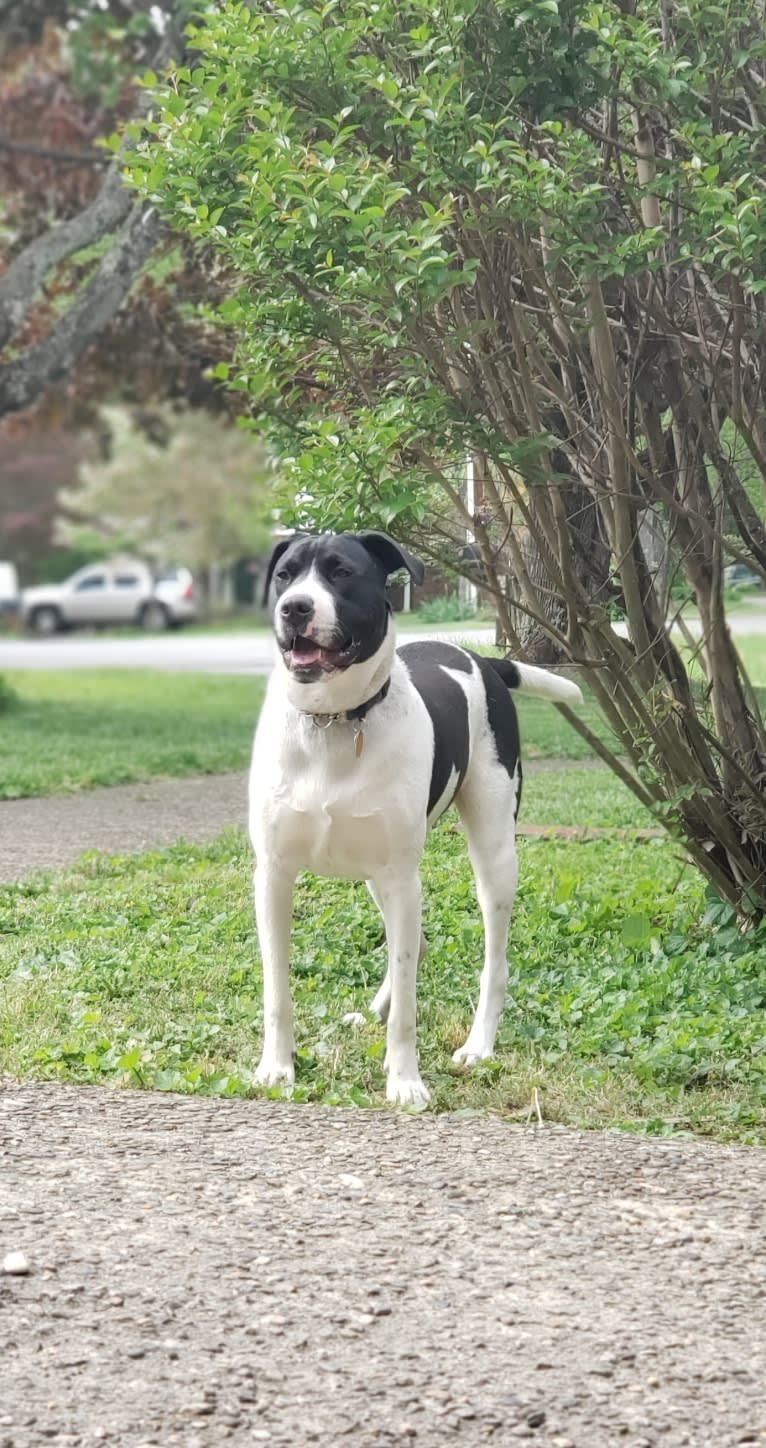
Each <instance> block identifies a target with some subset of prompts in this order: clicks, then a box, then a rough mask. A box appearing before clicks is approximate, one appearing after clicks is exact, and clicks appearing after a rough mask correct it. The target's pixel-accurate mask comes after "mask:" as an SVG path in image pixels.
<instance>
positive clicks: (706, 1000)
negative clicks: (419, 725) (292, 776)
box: [0, 770, 766, 1144]
mask: <svg viewBox="0 0 766 1448" xmlns="http://www.w3.org/2000/svg"><path fill="white" fill-rule="evenodd" d="M573 776H574V778H573ZM578 776H579V777H578ZM562 801H563V802H564V803H566V802H567V801H568V803H566V807H567V809H568V811H569V812H570V813H572V814H573V815H575V817H576V819H577V821H578V822H583V821H584V820H585V819H587V820H589V821H590V823H593V824H605V823H613V822H615V821H618V822H621V821H623V820H626V819H628V820H630V822H631V823H639V822H640V821H639V819H638V817H637V815H636V813H635V811H634V809H633V805H632V802H631V800H630V798H629V796H627V795H626V792H625V791H624V790H623V789H622V787H621V786H620V785H619V783H618V782H617V781H613V780H608V783H607V777H606V776H602V775H601V774H594V772H593V771H586V770H579V771H578V770H562V771H557V772H555V773H553V774H550V775H547V774H546V775H538V776H536V777H533V778H530V779H529V780H528V782H527V788H526V794H525V803H524V807H523V815H524V818H525V819H527V820H530V821H534V820H537V821H538V822H550V821H556V820H558V819H560V818H561V814H562V809H563V808H564V803H562ZM578 802H579V803H578ZM520 851H521V880H522V883H521V889H520V894H519V900H518V906H517V911H516V917H515V920H514V924H513V927H512V937H511V993H512V995H513V997H514V1001H515V1004H514V1005H513V1006H512V1007H509V1008H508V1009H507V1011H506V1014H505V1016H504V1018H503V1022H502V1025H501V1030H500V1034H499V1039H498V1055H497V1059H496V1060H495V1061H492V1062H490V1063H487V1065H486V1066H484V1067H482V1068H480V1069H478V1070H476V1071H474V1072H472V1073H469V1074H464V1073H462V1072H461V1071H459V1070H458V1069H457V1068H454V1067H453V1066H452V1064H451V1061H450V1055H451V1052H452V1051H453V1050H454V1049H455V1047H456V1046H457V1045H459V1044H460V1042H461V1040H462V1039H463V1038H464V1036H465V1034H466V1032H467V1029H468V1025H469V1023H470V1013H471V1007H472V1003H474V1002H475V999H476V993H477V974H478V969H479V964H480V959H481V927H480V922H479V916H478V911H477V908H476V904H475V901H474V896H473V886H472V881H471V876H470V870H469V867H468V864H467V860H466V854H465V843H464V840H463V838H462V836H461V834H460V833H459V831H458V830H457V829H456V827H455V823H454V820H453V819H452V817H451V816H450V817H448V818H447V820H446V821H444V822H443V823H442V824H441V825H440V826H439V828H438V829H437V830H436V831H435V832H434V833H433V835H432V837H431V840H430V842H429V847H428V851H427V855H426V860H425V866H424V879H425V887H426V901H427V907H426V910H427V913H426V932H427V934H428V937H429V940H430V945H431V948H430V951H429V954H428V956H427V957H426V960H425V962H424V964H423V967H422V972H421V982H420V1002H421V1004H420V1027H419V1031H420V1036H419V1039H420V1046H421V1059H422V1065H423V1069H424V1074H425V1077H426V1080H427V1081H428V1083H429V1085H430V1087H431V1089H432V1092H433V1096H434V1105H435V1107H436V1109H440V1110H462V1111H474V1110H486V1109H489V1110H491V1111H495V1112H498V1113H500V1114H502V1115H505V1116H507V1117H509V1118H513V1119H518V1118H519V1117H522V1118H523V1117H526V1115H527V1112H528V1110H529V1104H530V1101H531V1099H532V1095H533V1091H534V1088H537V1089H538V1092H539V1100H540V1104H541V1108H542V1112H543V1115H544V1117H545V1119H546V1120H549V1121H563V1122H569V1123H571V1124H578V1125H587V1126H601V1127H604V1126H621V1127H625V1128H628V1129H630V1130H634V1131H641V1132H646V1133H650V1134H671V1133H674V1132H677V1131H696V1132H700V1133H703V1134H709V1135H713V1136H717V1137H718V1138H720V1139H724V1140H740V1141H746V1142H760V1143H765V1144H766V1024H765V1017H764V1007H766V934H764V933H762V934H761V935H760V936H759V937H754V936H751V937H749V938H743V937H742V936H740V935H739V934H738V932H737V930H736V929H735V928H734V926H733V925H732V923H731V920H730V918H729V915H728V912H727V911H726V910H725V909H724V907H721V906H717V905H712V906H710V905H709V904H708V902H707V901H706V899H705V891H704V886H703V883H702V881H701V880H700V877H699V876H698V875H697V873H696V872H695V871H694V870H693V869H692V868H691V867H690V866H688V865H685V864H684V863H683V861H682V860H681V859H680V857H679V852H678V850H677V849H676V847H674V846H673V845H672V844H671V843H669V842H666V841H664V840H652V841H645V842H638V841H630V840H619V841H617V840H615V841H612V840H598V841H594V842H592V843H589V844H568V843H559V842H547V841H546V842H543V841H536V840H522V841H521V842H520ZM250 869H251V861H250V857H249V852H248V849H247V846H246V844H245V841H244V840H243V838H242V837H241V836H240V835H238V834H236V833H231V834H228V835H226V836H224V837H222V838H221V839H219V840H218V841H216V842H213V843H212V844H209V845H205V846H200V847H191V846H186V845H178V846H176V847H174V848H172V849H169V850H164V851H161V852H157V853H153V854H149V855H144V856H141V857H125V858H117V859H113V860H105V859H103V858H101V857H97V856H93V857H90V858H87V857H86V858H85V859H84V860H83V861H82V862H81V863H80V865H79V866H78V867H76V868H74V869H72V870H70V871H68V872H67V873H66V874H64V875H62V876H57V877H54V878H52V879H51V880H49V881H47V882H46V881H37V882H33V883H30V884H27V885H24V886H15V887H14V886H8V887H5V888H3V889H0V941H1V942H2V944H1V946H0V1073H2V1072H3V1071H6V1072H10V1073H13V1074H17V1075H20V1076H30V1075H31V1076H38V1077H45V1078H49V1079H50V1078H55V1079H64V1080H70V1081H79V1082H111V1083H117V1084H122V1085H133V1086H139V1085H143V1086H147V1087H154V1088H159V1089H161V1090H170V1091H181V1092H204V1093H210V1094H220V1095H249V1094H251V1093H253V1092H254V1090H255V1088H254V1086H253V1074H252V1073H253V1070H254V1067H255V1064H256V1061H257V1057H258V1050H259V1044H260V1036H261V996H260V971H259V969H258V968H257V943H256V939H255V932H254V926H253V919H252V913H251V906H250V897H251V888H250ZM292 959H293V981H294V989H295V994H296V1002H297V1011H298V1044H299V1058H298V1079H297V1085H296V1090H295V1095H296V1097H297V1099H299V1100H311V1101H323V1102H328V1103H335V1104H341V1105H352V1104H356V1105H360V1106H368V1105H369V1106H376V1107H379V1106H382V1105H383V1102H384V1092H383V1050H384V1038H383V1030H382V1028H381V1027H380V1026H379V1025H377V1024H376V1023H375V1022H373V1021H372V1020H371V1019H370V1018H369V1016H365V1022H364V1024H363V1025H360V1026H350V1025H344V1024H343V1021H342V1017H343V1015H344V1014H345V1013H346V1012H350V1011H362V1012H365V1010H366V1005H367V1003H368V1001H369V999H370V998H371V996H372V995H373V993H374V991H375V989H376V988H377V985H378V984H379V982H380V979H381V977H382V973H383V969H384V957H383V937H382V928H381V924H380V920H379V917H378V916H377V913H376V911H375V909H374V907H373V906H372V904H371V902H370V900H369V898H368V896H367V892H366V890H365V889H364V887H363V886H360V885H351V884H348V883H344V882H336V881H318V880H315V879H314V878H313V877H310V876H307V877H304V878H303V879H302V880H301V881H300V882H299V886H298V890H297V898H296V911H295V932H294V943H293V955H292Z"/></svg>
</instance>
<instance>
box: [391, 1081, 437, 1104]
mask: <svg viewBox="0 0 766 1448" xmlns="http://www.w3.org/2000/svg"><path fill="white" fill-rule="evenodd" d="M386 1100H387V1101H390V1102H392V1104H393V1105H394V1106H410V1107H412V1108H413V1109H414V1110H415V1111H423V1110H424V1109H425V1107H426V1106H427V1105H428V1103H429V1101H430V1100H431V1093H430V1091H429V1089H428V1087H427V1086H425V1085H424V1083H423V1082H422V1081H421V1079H420V1077H419V1076H396V1075H394V1074H392V1075H390V1076H389V1078H388V1081H387V1082H386Z"/></svg>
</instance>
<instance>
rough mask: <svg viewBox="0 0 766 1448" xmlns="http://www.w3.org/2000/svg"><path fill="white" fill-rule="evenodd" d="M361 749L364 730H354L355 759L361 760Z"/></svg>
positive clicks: (362, 747)
mask: <svg viewBox="0 0 766 1448" xmlns="http://www.w3.org/2000/svg"><path fill="white" fill-rule="evenodd" d="M363 749H364V730H363V729H356V730H355V731H354V753H355V755H356V757H357V759H361V757H362V750H363Z"/></svg>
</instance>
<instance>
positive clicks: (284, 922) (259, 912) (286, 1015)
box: [255, 864, 295, 1086]
mask: <svg viewBox="0 0 766 1448" xmlns="http://www.w3.org/2000/svg"><path fill="white" fill-rule="evenodd" d="M294 885H295V877H294V876H293V875H289V874H285V873H283V872H282V871H281V870H278V869H275V868H274V866H273V865H271V864H265V865H259V866H258V868H257V870H256V872H255V918H256V923H257V925H258V939H259V941H260V946H261V957H262V960H263V1053H262V1055H261V1059H260V1062H259V1065H258V1069H257V1071H256V1073H255V1079H256V1081H257V1082H258V1083H259V1084H260V1085H261V1086H276V1085H277V1083H278V1082H280V1081H283V1082H285V1083H286V1084H287V1085H288V1086H292V1084H293V1082H294V1080H295V1066H294V1064H293V1056H294V1054H295V1037H294V1035H293V1002H292V996H291V995H290V925H291V922H292V913H293V887H294Z"/></svg>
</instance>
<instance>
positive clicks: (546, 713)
mask: <svg viewBox="0 0 766 1448" xmlns="http://www.w3.org/2000/svg"><path fill="white" fill-rule="evenodd" d="M5 677H6V678H7V681H8V683H9V684H10V686H11V687H12V689H13V690H14V692H15V695H16V703H15V704H12V706H11V707H10V708H9V709H7V710H5V711H4V712H2V713H0V741H1V743H2V749H1V750H0V799H2V798H5V799H15V798H19V797H21V796H24V795H35V794H62V793H67V792H70V791H72V790H77V789H89V788H92V786H93V785H97V784H127V783H128V782H130V781H131V780H141V779H149V778H151V777H152V776H154V775H178V774H211V773H214V772H216V771H220V770H226V769H240V768H244V767H245V765H246V764H247V761H248V758H249V755H250V746H251V743H252V738H253V728H254V726H255V720H256V718H257V714H258V709H259V707H260V702H261V699H262V697H263V690H264V687H265V680H264V679H263V678H257V677H253V678H243V677H240V676H237V675H232V676H228V675H222V674H159V673H155V672H152V671H151V670H148V669H147V670H135V671H133V670H127V669H103V670H102V669H81V670H78V671H77V672H72V673H70V674H67V673H64V672H63V671H57V670H52V671H51V672H49V673H46V672H44V671H39V672H38V671H37V670H29V671H28V672H23V673H22V672H18V671H16V672H14V671H11V672H9V673H8V674H7V675H6V676H5ZM518 702H519V715H520V718H521V728H522V733H523V743H524V754H525V757H526V758H527V759H534V758H555V757H558V756H561V757H562V758H571V759H582V758H585V757H587V756H588V754H589V753H590V751H589V749H588V747H587V745H586V744H584V743H583V741H582V740H581V739H580V737H579V735H578V734H576V733H575V732H574V730H573V729H571V728H570V726H569V725H568V724H567V722H566V720H565V719H562V717H561V715H560V714H559V713H558V711H557V710H556V709H555V708H554V706H553V705H552V704H547V703H545V702H544V701H541V700H539V699H526V700H524V699H520V700H519V701H518ZM585 717H586V718H588V719H589V720H590V721H591V722H592V723H593V724H594V725H595V727H599V728H601V729H602V730H603V725H600V724H599V721H598V714H597V711H596V709H595V706H593V705H588V706H586V710H585Z"/></svg>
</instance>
